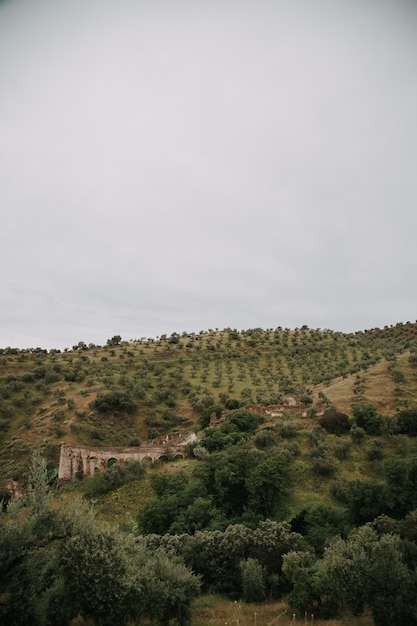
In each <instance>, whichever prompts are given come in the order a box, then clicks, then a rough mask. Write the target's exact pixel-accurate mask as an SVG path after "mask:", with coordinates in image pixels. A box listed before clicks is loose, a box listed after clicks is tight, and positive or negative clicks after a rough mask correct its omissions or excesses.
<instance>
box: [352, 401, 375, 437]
mask: <svg viewBox="0 0 417 626" xmlns="http://www.w3.org/2000/svg"><path fill="white" fill-rule="evenodd" d="M352 412H353V417H354V420H355V424H356V425H357V426H360V428H363V429H364V431H365V432H366V433H368V435H379V434H380V433H381V431H382V418H381V416H380V415H378V412H377V410H376V407H375V406H374V405H373V404H354V405H353V406H352Z"/></svg>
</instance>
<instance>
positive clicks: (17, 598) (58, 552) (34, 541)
mask: <svg viewBox="0 0 417 626" xmlns="http://www.w3.org/2000/svg"><path fill="white" fill-rule="evenodd" d="M32 463H33V467H32V472H31V478H30V481H29V495H28V497H27V499H26V501H25V502H23V503H22V504H16V505H9V507H8V509H7V512H6V513H4V514H3V516H2V517H1V519H0V525H1V532H0V596H1V598H2V601H1V603H0V621H1V623H5V624H8V625H10V626H23V625H27V624H31V625H34V626H38V625H39V626H67V625H68V624H69V623H70V622H71V621H72V620H73V619H74V618H76V617H77V615H81V616H83V617H84V618H85V619H88V620H92V621H93V623H94V624H96V625H97V626H110V625H112V624H120V625H125V624H137V623H139V621H140V620H142V619H143V618H144V617H146V618H148V617H149V616H150V617H151V618H152V619H153V620H154V621H157V622H158V623H159V624H163V625H166V624H168V622H169V620H170V619H175V620H177V622H178V623H180V624H184V623H186V621H187V618H188V614H189V604H190V601H191V599H192V598H193V597H194V596H195V595H197V594H198V592H199V588H200V582H199V579H198V578H197V577H196V576H195V575H194V574H193V573H192V572H191V571H190V570H188V569H187V568H186V567H185V565H184V563H183V562H182V561H181V560H180V559H178V558H170V557H168V555H167V554H166V553H165V552H163V551H162V550H158V551H152V552H151V551H150V550H149V549H147V548H146V546H145V544H144V542H143V541H141V540H138V539H136V538H135V537H133V535H127V534H125V533H122V532H121V531H119V530H118V529H116V528H109V527H104V528H103V527H101V528H99V527H97V526H96V524H95V523H94V517H93V515H92V512H91V509H89V508H87V507H86V506H85V505H83V504H82V503H81V502H71V506H70V509H69V510H68V511H66V509H65V507H62V506H61V507H60V508H58V507H54V506H53V505H52V502H51V500H50V499H49V494H48V492H47V490H46V487H45V485H46V472H45V471H43V469H42V468H44V464H43V463H42V460H41V459H40V458H39V457H38V456H34V459H33V461H32ZM38 496H39V500H38V499H37V497H38Z"/></svg>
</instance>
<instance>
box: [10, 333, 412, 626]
mask: <svg viewBox="0 0 417 626" xmlns="http://www.w3.org/2000/svg"><path fill="white" fill-rule="evenodd" d="M0 352H1V353H0V367H1V376H0V397H1V401H0V414H1V418H0V446H1V447H0V480H1V482H2V484H3V485H5V481H6V480H7V479H14V480H15V481H18V483H19V484H20V486H21V487H23V496H24V497H23V498H21V499H20V500H19V501H18V505H17V506H16V507H11V506H7V503H8V497H9V495H8V494H9V492H8V491H6V490H5V489H4V488H2V489H1V492H0V497H1V499H2V501H3V513H4V514H3V515H2V516H1V517H0V523H1V528H2V533H1V534H0V539H1V540H0V574H1V576H0V579H1V580H2V581H3V582H2V585H1V588H0V600H1V601H0V618H4V621H5V623H6V622H7V623H11V624H13V623H16V624H20V623H29V622H30V623H32V622H33V620H34V619H35V617H34V616H37V617H36V619H37V620H38V621H35V622H33V623H40V624H44V623H58V622H59V623H63V624H71V626H75V624H79V625H82V624H85V625H87V624H89V623H97V624H110V623H114V622H115V620H116V621H120V616H121V615H123V616H124V617H123V623H125V624H126V625H127V624H132V623H149V617H150V619H151V622H152V623H155V624H164V625H165V626H166V625H167V624H169V623H172V621H171V618H172V619H174V620H175V622H176V623H178V624H182V623H186V622H187V620H188V618H189V617H190V616H191V623H192V624H194V625H197V624H199V625H200V626H203V625H208V624H213V625H214V624H218V623H225V622H227V623H229V622H230V623H232V622H234V621H236V623H242V624H244V623H248V624H249V623H251V624H252V623H258V624H259V625H260V626H266V624H268V623H272V621H275V620H277V619H280V621H282V623H283V624H284V623H289V622H290V621H291V623H292V622H293V621H294V619H295V618H297V619H301V620H304V622H306V621H309V622H310V621H311V622H313V618H314V622H315V623H324V620H326V619H329V618H332V619H333V620H334V618H338V617H341V618H342V619H341V621H340V620H338V621H332V622H330V623H332V624H336V623H337V624H340V625H342V624H343V625H347V624H358V626H359V625H361V626H364V625H368V624H372V623H374V624H375V625H376V626H389V624H392V623H395V624H398V626H416V625H417V586H416V584H415V581H416V580H417V578H416V571H415V563H416V561H415V554H416V550H417V534H416V532H415V528H416V519H417V518H416V512H417V437H416V435H417V367H416V364H417V324H411V323H406V324H397V325H395V326H391V327H385V328H384V329H372V330H368V331H363V332H356V333H352V334H344V333H340V332H333V331H330V330H319V329H316V330H311V329H309V328H307V327H302V328H300V329H294V330H290V329H282V328H277V329H274V330H271V329H269V330H262V329H250V330H246V331H241V332H238V331H237V330H233V329H225V330H222V331H219V330H209V331H207V332H203V331H202V332H200V333H199V334H188V333H183V334H181V335H179V334H176V333H174V334H172V335H171V336H169V337H166V336H162V337H159V338H158V339H142V340H139V341H130V342H124V341H122V340H121V338H120V337H119V336H115V337H112V338H110V339H109V340H108V341H107V345H106V346H95V345H91V344H90V345H87V344H85V343H84V342H80V343H78V344H77V345H76V346H73V348H72V350H65V351H63V352H60V351H58V350H51V351H49V352H47V351H45V350H41V349H29V350H17V349H13V348H4V349H2V350H1V351H0ZM190 433H191V435H192V436H190ZM179 435H186V437H185V438H184V439H183V441H184V443H185V442H187V443H186V445H185V446H184V447H181V445H180V447H176V446H177V443H178V442H180V441H181V438H180V437H178V436H179ZM164 441H168V443H166V444H165V443H164ZM63 443H65V444H68V446H66V447H65V448H63V450H65V451H66V453H67V455H68V456H66V457H65V458H66V461H67V470H68V475H67V477H68V476H70V477H73V478H74V479H75V480H68V481H65V480H63V478H65V475H62V474H60V478H59V479H57V466H58V461H59V454H60V448H61V444H63ZM143 444H146V445H143ZM71 446H72V447H71ZM77 446H78V447H81V448H83V447H84V448H83V449H82V450H80V449H79V448H77ZM85 447H86V448H87V450H85ZM114 447H117V448H118V450H114ZM74 448H75V449H76V450H77V449H78V452H77V454H79V455H80V456H79V457H77V459H78V460H77V462H76V463H73V461H72V459H73V458H75V457H72V456H71V454H72V452H73V450H74ZM34 451H37V452H36V453H34ZM39 452H40V454H39ZM81 454H82V455H84V456H83V457H82V458H83V459H84V461H83V463H84V462H85V464H80V459H81ZM105 454H107V455H108V456H107V457H106V456H103V455H105ZM126 454H127V457H126V456H125V455H126ZM152 454H155V456H154V459H155V460H154V461H153V462H151V461H150V459H149V456H150V455H152ZM133 455H135V457H136V460H134V459H133ZM159 457H160V458H159ZM103 459H104V460H105V463H104V465H105V467H106V471H95V469H94V468H96V469H97V470H99V468H101V467H102V463H103ZM61 467H62V466H61ZM52 487H53V488H52ZM20 504H23V506H20ZM98 563H100V565H99V567H98ZM65 564H67V566H66V565H65ZM80 564H81V565H80ZM86 564H88V566H87V565H86ZM34 571H36V572H37V575H36V576H33V572H34ZM98 571H100V576H99V577H98V576H97V572H98ZM120 571H121V572H123V575H119V572H120ZM39 572H40V574H39V581H38V573H39ZM74 572H76V575H75V576H74V575H73V573H74ZM22 576H23V577H24V580H25V581H26V582H25V585H23V587H22V585H21V581H22ZM22 588H23V589H24V590H25V592H24V595H22V594H21V589H22ZM103 590H105V591H103ZM167 590H168V591H167ZM152 594H154V595H152ZM51 598H52V599H53V600H52V601H51ZM75 598H76V600H77V602H76V603H75V604H74V599H75ZM173 598H175V601H174V600H173ZM98 599H99V601H97V600H98ZM241 600H244V602H241ZM253 602H255V603H258V604H252V603H253ZM193 603H194V604H193ZM45 616H49V617H48V618H47V619H46V617H45ZM357 616H360V617H357ZM143 617H144V618H145V622H143V621H142V619H143ZM48 619H49V621H48ZM14 620H17V621H14ZM19 620H21V621H19ZM22 620H23V621H22ZM31 620H32V621H31ZM271 620H272V621H271ZM322 620H323V621H322Z"/></svg>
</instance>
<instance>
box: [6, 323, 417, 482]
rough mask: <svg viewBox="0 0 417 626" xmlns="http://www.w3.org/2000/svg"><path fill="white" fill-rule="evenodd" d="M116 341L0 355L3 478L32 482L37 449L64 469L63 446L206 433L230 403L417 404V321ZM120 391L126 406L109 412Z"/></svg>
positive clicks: (119, 403) (346, 407) (391, 410)
mask: <svg viewBox="0 0 417 626" xmlns="http://www.w3.org/2000/svg"><path fill="white" fill-rule="evenodd" d="M107 344H108V345H106V346H104V347H100V346H95V345H92V344H89V345H87V344H85V343H84V342H80V343H79V344H77V345H76V346H74V348H73V349H72V350H66V351H63V352H60V351H58V350H51V351H49V352H48V351H46V350H42V349H39V348H35V349H29V350H18V349H13V348H3V349H1V350H0V446H1V459H0V461H1V464H0V480H5V479H7V478H14V479H22V478H23V477H24V476H25V474H26V472H27V468H28V459H29V456H30V450H31V449H40V450H41V451H42V452H43V454H45V455H46V457H47V458H48V460H49V461H50V462H51V463H52V464H53V463H55V464H57V461H58V455H59V446H60V444H61V443H62V442H65V443H72V444H80V445H103V446H104V445H114V446H126V445H130V444H135V443H138V442H139V441H142V442H144V441H146V440H151V439H155V438H156V437H160V436H161V435H164V434H166V433H168V432H173V431H179V432H184V431H186V430H189V429H198V428H199V419H201V416H202V414H204V412H207V410H211V409H216V408H217V410H219V407H220V409H223V410H228V409H230V408H236V407H239V406H246V405H258V406H260V407H265V406H268V405H280V404H282V403H285V399H286V397H288V396H292V397H294V398H295V399H296V401H297V402H300V403H302V404H304V406H305V407H306V409H309V408H310V409H311V408H312V407H313V408H314V407H315V408H316V409H317V410H318V411H319V412H320V411H322V410H323V408H324V407H325V406H326V405H327V404H328V403H332V404H334V405H336V407H337V408H338V410H340V411H343V412H347V413H348V414H350V412H351V405H352V404H354V403H356V402H357V401H358V400H361V401H364V400H365V399H366V400H368V401H369V402H372V403H373V404H375V406H376V407H377V409H378V411H380V412H381V413H382V414H384V415H386V416H393V415H394V414H395V413H396V411H397V410H399V409H401V408H405V407H409V406H414V405H416V404H417V388H416V380H417V369H416V368H415V367H414V365H415V360H416V359H415V355H416V354H417V324H411V323H408V322H407V323H406V324H397V325H396V326H391V327H385V328H384V329H372V330H368V331H364V332H356V333H353V334H344V333H340V332H333V331H331V330H320V329H315V330H311V329H309V328H307V327H305V326H304V327H302V328H300V329H295V330H289V329H282V328H277V329H268V330H262V329H249V330H246V331H241V332H238V331H236V330H232V329H225V330H221V331H219V330H209V331H206V332H203V331H201V332H200V333H199V334H194V333H190V334H188V333H182V334H181V335H180V334H177V333H173V334H172V335H171V336H161V337H160V338H158V339H143V340H140V341H132V342H122V341H121V340H120V338H119V337H113V338H111V339H109V340H108V342H107ZM410 356H411V360H410ZM413 358H414V360H413ZM112 395H113V401H114V402H115V404H114V405H110V406H109V407H108V408H109V410H107V411H106V410H103V405H104V404H105V403H103V401H102V402H101V410H100V398H102V397H103V396H104V397H107V398H109V397H110V396H112ZM97 398H98V400H99V404H98V405H97V406H98V409H97V407H94V404H93V403H94V401H95V400H97ZM124 402H125V403H130V405H131V406H130V409H131V410H129V411H126V410H125V409H126V406H124V404H123V403H124ZM104 408H105V407H104Z"/></svg>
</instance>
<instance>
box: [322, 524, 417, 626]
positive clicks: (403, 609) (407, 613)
mask: <svg viewBox="0 0 417 626" xmlns="http://www.w3.org/2000/svg"><path fill="white" fill-rule="evenodd" d="M323 573H324V575H325V577H327V579H328V580H330V581H331V582H332V584H333V585H334V587H335V588H336V589H337V590H338V593H339V594H340V597H341V598H343V599H344V600H345V601H346V602H347V604H348V605H349V606H350V608H351V609H352V611H353V612H354V613H355V614H359V613H361V612H362V610H363V608H364V605H365V603H368V604H369V605H370V607H371V609H372V613H373V617H374V622H375V625H376V626H391V625H392V624H396V626H412V625H415V624H417V613H416V608H415V606H416V605H415V600H416V591H417V590H416V581H415V574H414V572H412V571H410V570H409V568H408V567H407V565H406V563H405V562H404V558H403V546H402V541H401V539H400V537H399V536H397V535H392V534H383V535H381V536H378V534H377V532H376V531H375V530H374V529H373V528H372V527H371V526H362V527H361V528H359V529H358V530H355V531H353V532H352V533H351V534H350V535H349V538H348V539H347V540H343V539H339V540H336V541H335V542H334V543H333V544H332V545H331V546H330V547H329V548H327V549H326V551H325V554H324V559H323Z"/></svg>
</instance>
